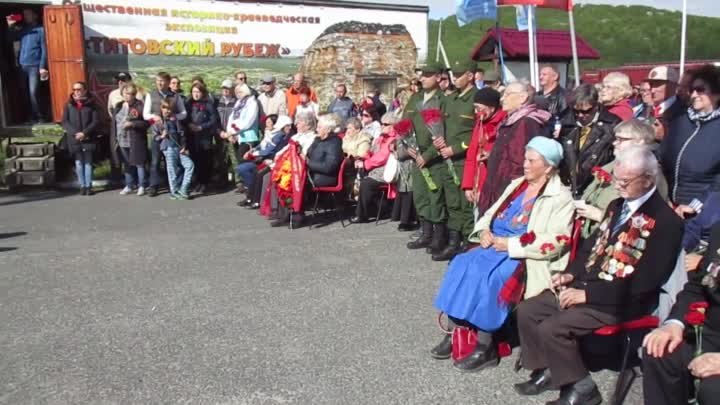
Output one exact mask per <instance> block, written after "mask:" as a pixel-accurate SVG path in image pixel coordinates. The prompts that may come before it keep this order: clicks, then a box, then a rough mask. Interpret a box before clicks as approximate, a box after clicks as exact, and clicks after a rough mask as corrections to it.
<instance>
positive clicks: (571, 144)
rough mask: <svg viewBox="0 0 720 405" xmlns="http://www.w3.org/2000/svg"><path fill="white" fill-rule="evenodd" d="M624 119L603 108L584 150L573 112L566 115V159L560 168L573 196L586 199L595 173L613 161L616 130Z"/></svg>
mask: <svg viewBox="0 0 720 405" xmlns="http://www.w3.org/2000/svg"><path fill="white" fill-rule="evenodd" d="M619 123H620V118H618V117H617V116H616V115H614V114H610V113H609V112H608V111H607V110H606V109H605V108H604V107H602V106H601V107H600V110H599V115H598V119H597V121H596V122H595V123H594V124H591V125H592V128H591V129H590V134H589V135H588V137H587V139H586V140H585V144H584V145H583V147H582V149H580V148H579V146H578V142H579V139H580V127H579V126H578V125H577V120H576V118H575V114H574V113H573V112H569V113H568V114H566V115H565V118H563V121H562V129H561V130H560V137H559V139H558V141H559V142H560V144H561V145H562V146H563V152H564V159H563V160H562V163H561V164H560V177H561V178H562V179H563V182H564V183H565V184H566V185H569V186H570V188H571V190H572V192H573V195H575V196H580V195H582V193H583V191H584V190H585V187H587V186H588V184H590V182H592V180H593V175H592V169H593V167H595V166H604V165H606V164H607V163H610V161H612V160H613V158H614V157H613V146H612V144H613V142H614V141H615V130H614V128H615V126H616V125H617V124H619Z"/></svg>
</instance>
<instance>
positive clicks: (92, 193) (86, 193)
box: [85, 187, 95, 195]
mask: <svg viewBox="0 0 720 405" xmlns="http://www.w3.org/2000/svg"><path fill="white" fill-rule="evenodd" d="M85 195H95V192H94V191H93V189H92V187H85Z"/></svg>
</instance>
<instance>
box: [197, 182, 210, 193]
mask: <svg viewBox="0 0 720 405" xmlns="http://www.w3.org/2000/svg"><path fill="white" fill-rule="evenodd" d="M205 191H207V186H206V185H204V184H198V186H197V187H195V192H196V193H198V194H205Z"/></svg>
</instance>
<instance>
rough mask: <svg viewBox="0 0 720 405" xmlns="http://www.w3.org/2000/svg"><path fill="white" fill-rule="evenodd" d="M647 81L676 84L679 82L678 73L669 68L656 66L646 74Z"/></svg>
mask: <svg viewBox="0 0 720 405" xmlns="http://www.w3.org/2000/svg"><path fill="white" fill-rule="evenodd" d="M647 78H648V80H661V81H666V82H672V83H677V82H679V81H680V73H679V72H678V71H677V69H675V68H671V67H669V66H656V67H654V68H653V70H651V71H650V73H648V77H647Z"/></svg>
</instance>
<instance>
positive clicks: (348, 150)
mask: <svg viewBox="0 0 720 405" xmlns="http://www.w3.org/2000/svg"><path fill="white" fill-rule="evenodd" d="M371 142H372V139H371V138H370V137H369V136H368V135H366V134H365V133H364V132H358V133H356V134H355V135H354V136H348V135H345V137H344V138H343V143H342V149H343V152H345V154H347V155H348V156H350V157H353V158H356V159H357V158H364V157H365V155H367V153H368V151H369V150H370V144H371Z"/></svg>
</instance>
